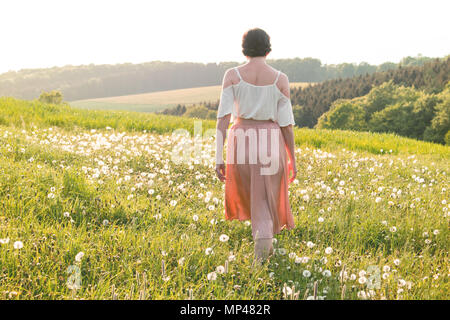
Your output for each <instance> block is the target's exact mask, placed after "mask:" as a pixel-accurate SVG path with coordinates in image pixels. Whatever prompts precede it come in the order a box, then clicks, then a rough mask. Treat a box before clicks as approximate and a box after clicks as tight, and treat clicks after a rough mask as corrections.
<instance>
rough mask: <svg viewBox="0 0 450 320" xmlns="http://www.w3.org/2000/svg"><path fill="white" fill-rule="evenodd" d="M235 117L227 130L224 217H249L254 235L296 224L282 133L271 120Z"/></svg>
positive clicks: (266, 235)
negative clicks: (291, 202) (289, 193)
mask: <svg viewBox="0 0 450 320" xmlns="http://www.w3.org/2000/svg"><path fill="white" fill-rule="evenodd" d="M238 121H239V122H237V123H234V124H233V125H232V126H231V128H230V129H229V131H228V139H227V153H226V154H227V155H226V169H225V175H226V180H225V200H224V201H225V203H224V206H225V219H227V220H233V219H238V220H241V221H243V220H251V223H252V236H253V239H255V240H256V239H259V238H272V237H273V236H274V235H275V234H277V233H279V232H280V231H281V230H283V229H287V230H289V229H292V228H294V227H295V224H294V218H293V215H292V211H291V207H290V204H289V197H288V185H289V181H288V179H289V166H290V164H289V163H288V156H287V149H286V144H285V141H284V137H283V134H282V133H281V129H280V126H279V125H278V123H276V122H273V121H271V120H252V119H238ZM244 141H245V143H244Z"/></svg>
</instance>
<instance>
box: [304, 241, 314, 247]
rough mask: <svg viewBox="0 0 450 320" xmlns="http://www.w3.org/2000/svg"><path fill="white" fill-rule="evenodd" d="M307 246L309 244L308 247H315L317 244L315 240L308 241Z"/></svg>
mask: <svg viewBox="0 0 450 320" xmlns="http://www.w3.org/2000/svg"><path fill="white" fill-rule="evenodd" d="M306 246H307V247H308V248H313V247H314V246H315V244H314V243H313V242H311V241H308V242H307V243H306Z"/></svg>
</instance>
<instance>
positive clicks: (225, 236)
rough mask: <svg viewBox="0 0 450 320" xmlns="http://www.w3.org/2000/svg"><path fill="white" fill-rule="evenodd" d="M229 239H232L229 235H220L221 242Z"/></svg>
mask: <svg viewBox="0 0 450 320" xmlns="http://www.w3.org/2000/svg"><path fill="white" fill-rule="evenodd" d="M228 239H230V237H229V236H227V235H226V234H222V235H220V237H219V240H220V241H221V242H227V241H228Z"/></svg>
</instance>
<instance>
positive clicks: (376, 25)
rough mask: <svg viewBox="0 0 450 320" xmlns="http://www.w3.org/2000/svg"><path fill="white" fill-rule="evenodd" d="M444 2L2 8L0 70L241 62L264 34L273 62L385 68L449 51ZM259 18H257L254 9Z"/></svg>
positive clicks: (82, 1)
mask: <svg viewBox="0 0 450 320" xmlns="http://www.w3.org/2000/svg"><path fill="white" fill-rule="evenodd" d="M448 9H450V4H448V3H447V2H446V1H438V0H430V1H426V2H425V1H395V2H392V1H385V0H383V1H364V2H361V1H353V0H352V1H350V0H348V1H340V2H333V1H324V0H323V1H315V2H314V3H311V2H306V1H286V0H280V1H277V2H276V6H274V2H272V1H245V2H239V1H234V0H230V1H227V2H218V1H214V2H213V1H191V2H188V3H187V2H183V1H165V2H157V3H155V2H142V1H131V0H130V1H104V0H99V1H95V3H92V2H89V1H86V0H79V1H64V2H62V1H55V0H43V1H39V2H37V1H27V0H6V1H2V2H1V3H0V10H1V11H2V12H4V13H6V14H5V15H4V16H3V17H2V19H1V20H0V36H1V38H2V40H3V45H4V48H5V49H2V50H1V51H0V73H4V72H7V71H17V70H20V69H30V68H33V69H34V68H49V67H61V66H65V65H74V66H76V65H88V64H122V63H133V64H138V63H143V62H150V61H155V60H160V61H171V62H199V63H219V62H225V61H236V62H244V61H246V59H245V57H244V56H243V55H242V52H241V50H242V49H241V40H242V35H243V33H244V32H245V31H246V30H248V29H250V28H254V27H260V28H262V29H264V30H265V31H267V33H268V34H269V35H270V37H271V43H272V52H271V53H270V54H269V55H268V57H267V58H268V59H288V58H297V57H298V58H306V57H311V58H317V59H320V60H321V62H322V63H323V64H339V63H344V62H347V63H357V64H358V63H361V62H367V63H369V64H373V65H378V64H381V63H384V62H388V61H390V62H399V61H400V60H401V59H402V58H404V57H406V56H417V55H418V54H422V55H423V56H429V57H443V56H446V55H448V54H450V33H448V30H449V29H450V22H449V21H448V19H447V12H448V11H449V10H448ZM255 11H256V12H255Z"/></svg>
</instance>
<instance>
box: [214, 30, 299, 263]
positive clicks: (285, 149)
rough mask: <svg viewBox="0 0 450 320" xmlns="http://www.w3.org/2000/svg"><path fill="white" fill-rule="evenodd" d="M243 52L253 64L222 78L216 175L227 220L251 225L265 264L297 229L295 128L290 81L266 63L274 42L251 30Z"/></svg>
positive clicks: (259, 31)
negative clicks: (291, 190)
mask: <svg viewBox="0 0 450 320" xmlns="http://www.w3.org/2000/svg"><path fill="white" fill-rule="evenodd" d="M242 48H243V50H242V52H243V54H244V55H245V56H246V57H247V59H248V62H247V63H246V64H244V65H242V66H238V67H235V68H230V69H228V70H227V71H226V72H225V75H224V78H223V83H222V93H221V98H220V104H219V108H218V112H217V119H218V120H217V131H216V132H217V135H216V174H217V176H218V178H219V179H220V180H221V181H222V182H225V200H224V207H225V218H226V219H227V220H233V219H239V220H241V221H242V220H249V219H250V220H251V224H252V236H253V240H254V242H255V258H256V260H257V261H259V262H263V261H264V260H266V259H267V258H268V257H269V256H270V255H271V254H272V253H273V245H272V240H273V236H274V234H277V233H279V232H280V231H281V230H282V229H284V228H286V229H287V230H289V229H292V228H294V226H295V225H294V219H293V216H292V212H291V207H290V204H289V198H288V184H289V183H291V182H292V181H293V180H294V179H295V177H296V175H297V168H296V164H295V153H294V134H293V129H292V126H293V125H294V124H295V122H294V116H293V112H292V105H291V101H290V90H289V80H288V77H287V76H286V75H285V74H284V73H281V72H280V71H277V70H275V69H274V68H272V67H271V66H269V65H268V64H267V63H266V56H267V54H268V53H269V52H270V51H271V45H270V37H269V36H268V35H267V33H266V32H265V31H264V30H261V29H259V28H255V29H251V30H249V31H247V32H246V33H245V34H244V36H243V39H242ZM230 118H231V120H232V122H233V125H232V126H231V128H230V130H229V132H228V135H229V136H228V140H227V156H226V164H224V161H223V146H224V141H225V139H226V138H227V137H226V136H227V128H228V125H229V123H230ZM268 158H269V159H268ZM267 160H269V161H267Z"/></svg>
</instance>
